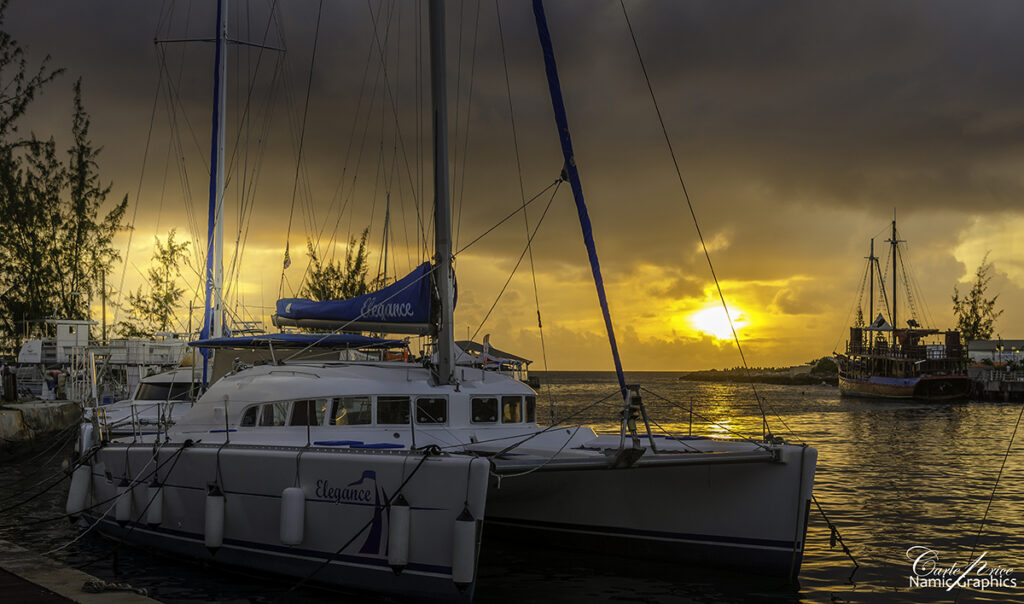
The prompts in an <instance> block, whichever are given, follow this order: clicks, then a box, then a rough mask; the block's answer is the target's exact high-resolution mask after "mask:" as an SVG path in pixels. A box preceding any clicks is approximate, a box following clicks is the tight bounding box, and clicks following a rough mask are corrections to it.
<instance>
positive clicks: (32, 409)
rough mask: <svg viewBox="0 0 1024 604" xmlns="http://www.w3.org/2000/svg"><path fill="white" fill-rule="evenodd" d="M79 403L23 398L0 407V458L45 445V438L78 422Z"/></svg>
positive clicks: (80, 412) (79, 413)
mask: <svg viewBox="0 0 1024 604" xmlns="http://www.w3.org/2000/svg"><path fill="white" fill-rule="evenodd" d="M81 419H82V406H81V405H80V404H78V403H75V402H71V401H26V402H18V403H5V404H3V405H2V406H0V459H2V458H4V457H13V456H17V455H19V454H22V453H25V452H28V451H31V450H33V449H36V448H38V447H40V446H45V445H47V444H48V443H47V437H48V436H52V435H54V434H56V433H58V432H60V431H61V430H63V429H65V428H68V427H70V426H72V425H75V424H77V423H78V422H79V421H80V420H81Z"/></svg>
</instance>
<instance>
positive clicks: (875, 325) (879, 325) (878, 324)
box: [864, 314, 892, 331]
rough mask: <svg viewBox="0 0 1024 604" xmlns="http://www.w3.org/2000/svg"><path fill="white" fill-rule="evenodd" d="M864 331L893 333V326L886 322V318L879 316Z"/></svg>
mask: <svg viewBox="0 0 1024 604" xmlns="http://www.w3.org/2000/svg"><path fill="white" fill-rule="evenodd" d="M864 330H865V331H892V325H889V322H888V321H886V320H885V317H883V316H882V315H881V314H879V315H878V316H877V317H875V320H874V321H872V322H871V325H868V326H867V327H865V328H864Z"/></svg>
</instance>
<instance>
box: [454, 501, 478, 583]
mask: <svg viewBox="0 0 1024 604" xmlns="http://www.w3.org/2000/svg"><path fill="white" fill-rule="evenodd" d="M476 537H477V530H476V519H475V518H473V514H472V513H470V511H469V508H462V513H461V514H459V517H458V518H456V519H455V529H454V534H453V535H452V581H453V582H454V583H455V585H456V586H457V587H459V588H465V587H468V586H469V585H471V584H472V583H473V579H474V577H475V576H476Z"/></svg>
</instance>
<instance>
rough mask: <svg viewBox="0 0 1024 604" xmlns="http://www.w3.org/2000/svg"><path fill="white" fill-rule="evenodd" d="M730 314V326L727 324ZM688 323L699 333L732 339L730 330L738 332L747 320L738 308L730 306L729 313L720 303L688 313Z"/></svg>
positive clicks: (745, 324)
mask: <svg viewBox="0 0 1024 604" xmlns="http://www.w3.org/2000/svg"><path fill="white" fill-rule="evenodd" d="M730 315H731V316H732V328H730V326H729V316H730ZM689 319H690V325H692V326H693V328H694V329H695V330H697V331H699V332H701V333H705V334H707V335H709V336H713V337H715V338H716V339H719V340H732V330H733V329H735V330H736V333H739V331H740V329H742V328H744V327H746V326H747V323H748V322H747V320H746V319H745V318H744V315H743V312H742V311H740V310H739V309H738V308H730V309H729V315H726V314H725V309H723V308H722V306H721V305H716V306H708V307H707V308H703V309H701V310H698V311H696V312H693V313H691V314H690V317H689Z"/></svg>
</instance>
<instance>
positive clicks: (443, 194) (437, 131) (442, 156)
mask: <svg viewBox="0 0 1024 604" xmlns="http://www.w3.org/2000/svg"><path fill="white" fill-rule="evenodd" d="M444 9H445V5H444V0H430V88H431V100H432V103H433V117H434V119H433V127H434V265H435V267H436V271H435V274H434V279H435V282H436V283H437V289H438V293H439V294H440V298H441V309H440V315H439V317H438V322H437V382H438V384H451V383H453V382H454V381H455V332H454V326H453V324H452V323H453V321H454V314H455V312H454V304H453V289H452V213H451V207H450V206H449V196H448V95H447V92H446V90H445V83H446V81H447V79H446V74H445V45H444V42H445V38H444V14H445V10H444Z"/></svg>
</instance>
